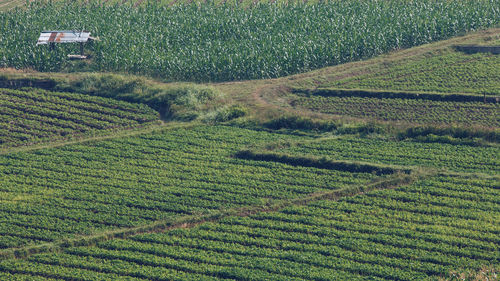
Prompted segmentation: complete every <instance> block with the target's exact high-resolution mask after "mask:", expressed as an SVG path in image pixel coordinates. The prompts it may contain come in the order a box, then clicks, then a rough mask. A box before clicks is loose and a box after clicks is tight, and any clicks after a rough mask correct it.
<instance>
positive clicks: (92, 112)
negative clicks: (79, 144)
mask: <svg viewBox="0 0 500 281" xmlns="http://www.w3.org/2000/svg"><path fill="white" fill-rule="evenodd" d="M0 106H1V107H2V110H1V111H0V148H8V147H14V146H21V145H30V144H35V143H41V142H48V141H53V140H60V139H71V138H75V137H82V136H86V135H93V134H94V135H95V134H103V133H105V132H109V131H110V130H120V129H127V128H133V127H139V126H146V125H148V124H150V123H154V121H157V120H158V118H159V116H158V112H156V111H155V110H153V109H151V108H149V107H147V106H145V105H142V104H132V103H127V102H122V101H117V100H114V99H109V98H100V97H92V96H88V95H81V94H75V93H59V92H50V91H44V90H40V89H24V90H9V89H0Z"/></svg>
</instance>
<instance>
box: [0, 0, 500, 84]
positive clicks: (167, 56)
mask: <svg viewBox="0 0 500 281" xmlns="http://www.w3.org/2000/svg"><path fill="white" fill-rule="evenodd" d="M498 23H500V0H457V1H449V0H418V1H417V0H384V1H379V0H361V1H359V0H356V1H354V0H349V1H332V2H322V3H315V4H301V3H294V4H288V5H286V4H280V5H278V4H257V5H255V6H254V7H252V8H246V9H244V8H241V7H239V6H238V5H235V4H219V5H215V4H213V3H212V4H211V3H205V4H199V3H198V4H179V5H174V6H171V7H165V6H159V5H157V4H153V3H148V4H145V5H141V6H138V7H132V6H130V5H118V4H115V5H104V4H102V3H99V2H90V3H87V4H83V3H82V2H79V1H71V2H67V3H63V4H61V2H56V3H44V4H40V3H33V4H31V5H30V6H29V7H28V8H26V9H15V10H11V11H9V12H4V13H0V67H15V68H32V69H35V70H39V71H82V70H84V71H85V70H88V71H114V72H124V73H134V74H140V75H148V76H153V77H159V78H162V79H164V80H190V81H230V80H241V79H257V78H272V77H279V76H285V75H290V74H294V73H299V72H304V71H308V70H312V69H316V68H320V67H324V66H328V65H335V64H339V63H344V62H349V61H354V60H360V59H366V58H369V57H373V56H375V55H378V54H381V53H385V52H388V51H390V50H394V49H399V48H408V47H411V46H416V45H420V44H424V43H428V42H432V41H436V40H441V39H445V38H449V37H451V36H455V35H457V34H461V33H464V32H465V31H469V30H476V29H481V28H486V27H490V26H494V25H497V24H498ZM65 29H71V30H73V29H75V30H81V29H85V30H88V31H91V32H92V35H93V36H97V37H99V38H100V41H97V42H93V43H91V44H88V46H87V47H86V52H87V53H88V54H90V55H91V60H89V61H86V62H78V63H75V62H70V61H68V60H67V59H66V55H67V54H73V53H77V52H78V46H75V45H65V46H62V45H59V46H57V47H56V48H55V49H54V50H50V48H49V47H48V46H36V45H35V44H36V41H37V38H38V36H39V34H40V32H41V31H42V30H65Z"/></svg>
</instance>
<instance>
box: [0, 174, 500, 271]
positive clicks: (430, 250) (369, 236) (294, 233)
mask: <svg viewBox="0 0 500 281" xmlns="http://www.w3.org/2000/svg"><path fill="white" fill-rule="evenodd" d="M459 181H460V182H462V184H463V185H466V186H469V187H470V189H471V192H468V193H474V194H475V196H476V197H477V198H476V200H474V201H471V200H470V195H469V194H468V193H467V192H463V185H460V184H458V185H457V187H458V188H457V189H456V190H454V186H455V185H454V184H455V183H457V182H459ZM434 189H436V190H443V189H446V190H450V191H455V194H454V197H453V198H455V200H456V201H455V204H454V206H453V207H450V208H452V209H453V210H454V211H450V212H447V213H446V214H444V213H443V214H434V213H426V212H419V211H418V210H426V209H427V208H428V205H429V200H434V201H435V202H439V201H440V199H445V198H446V195H442V196H440V197H441V198H433V196H429V194H428V191H429V190H434ZM481 190H482V191H485V193H486V194H496V196H493V195H489V196H483V193H482V192H481ZM395 194H400V197H401V198H399V199H398V209H397V210H394V209H393V208H391V207H390V205H391V204H393V203H392V202H393V199H391V197H393V196H394V195H395ZM416 194H417V195H419V197H418V198H415V195H416ZM367 195H368V197H367V196H366V195H358V196H355V197H351V198H345V199H341V200H340V201H338V202H335V201H314V202H311V203H309V204H308V205H306V206H291V207H287V208H285V209H284V210H282V211H280V212H271V213H258V214H256V215H253V216H251V217H228V218H224V219H222V220H221V221H219V222H213V223H204V224H202V225H200V226H197V227H195V228H192V229H175V230H170V231H167V232H165V233H155V234H141V235H136V236H132V237H130V238H128V239H113V240H109V241H104V242H100V243H99V244H97V245H96V246H92V247H75V248H69V249H67V250H65V251H64V252H63V253H56V254H42V255H34V256H32V257H30V258H28V260H7V261H3V262H0V268H1V269H2V271H4V272H5V273H4V274H11V275H12V276H16V275H17V274H20V276H21V277H22V276H25V275H26V274H29V275H30V276H34V277H39V276H42V277H53V278H61V279H67V278H68V276H70V274H71V273H74V274H78V276H80V278H81V280H91V279H103V280H107V279H109V278H111V276H113V277H114V278H121V279H127V278H139V279H146V280H211V279H230V280H233V279H235V280H270V279H272V280H332V279H335V280H367V279H369V280H415V279H418V280H435V278H436V277H437V276H446V275H448V273H449V272H450V270H456V269H458V268H463V269H471V270H477V269H479V268H481V267H482V266H484V265H493V266H498V261H499V259H500V256H499V253H500V240H499V239H498V234H499V233H500V228H499V226H498V225H497V224H496V222H498V219H499V217H500V210H499V209H498V207H497V208H490V209H485V208H484V206H483V201H498V200H499V196H500V194H499V193H498V183H497V181H496V179H494V178H473V177H469V178H467V177H456V176H453V177H452V176H436V177H433V178H431V179H427V180H422V181H418V182H416V183H414V184H412V185H410V186H407V187H404V188H401V189H396V190H382V191H373V192H370V193H368V194H367ZM398 196H399V195H398ZM405 196H406V197H405ZM373 198H379V199H380V200H381V202H386V203H385V204H373V205H365V204H363V203H362V201H364V200H365V199H366V200H371V199H373ZM405 198H406V199H405ZM443 202H446V200H445V201H443ZM497 206H498V205H497ZM463 207H467V208H468V209H469V211H471V212H474V213H476V214H477V216H473V217H470V218H463V217H462V216H460V215H459V214H460V213H461V212H462V208H463Z"/></svg>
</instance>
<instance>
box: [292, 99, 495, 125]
mask: <svg viewBox="0 0 500 281" xmlns="http://www.w3.org/2000/svg"><path fill="white" fill-rule="evenodd" d="M291 104H292V105H293V106H295V107H299V108H306V109H309V110H312V111H315V112H323V113H328V114H333V115H342V116H350V117H356V118H361V119H369V120H371V119H377V120H381V121H391V122H403V123H408V124H415V123H416V124H434V125H457V126H458V125H461V126H463V125H466V126H481V127H498V126H500V114H499V112H500V105H499V104H498V103H482V102H451V101H431V100H418V99H404V98H366V97H336V96H331V97H323V96H315V95H312V96H302V95H297V96H296V97H295V98H294V99H293V100H292V101H291Z"/></svg>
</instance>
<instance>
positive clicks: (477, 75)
mask: <svg viewBox="0 0 500 281" xmlns="http://www.w3.org/2000/svg"><path fill="white" fill-rule="evenodd" d="M430 55H431V54H428V56H423V57H421V58H420V59H418V60H417V59H414V60H409V61H406V62H403V63H402V62H398V63H397V64H386V65H385V67H384V68H383V69H381V70H380V71H377V72H374V73H368V74H363V75H359V76H355V77H349V78H345V79H339V80H336V81H331V82H327V83H325V84H321V85H320V86H319V87H320V88H322V87H333V88H343V89H377V90H397V91H410V92H411V91H424V92H439V93H474V94H481V95H482V94H486V95H491V96H500V70H499V69H500V56H498V55H493V54H483V53H478V54H470V55H469V54H464V53H462V52H458V51H454V50H453V49H452V48H451V47H450V48H449V49H445V50H442V51H440V52H439V53H433V54H432V56H430Z"/></svg>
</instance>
